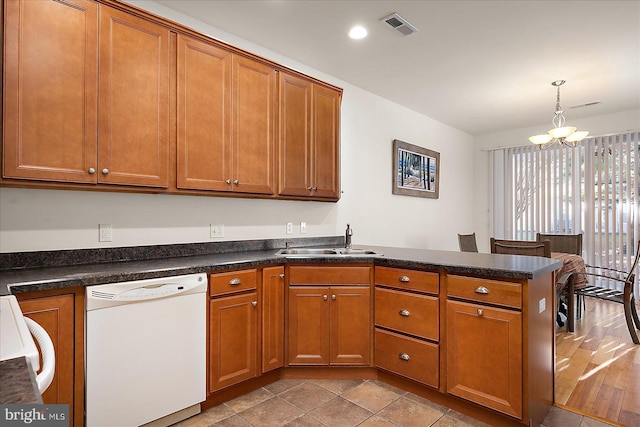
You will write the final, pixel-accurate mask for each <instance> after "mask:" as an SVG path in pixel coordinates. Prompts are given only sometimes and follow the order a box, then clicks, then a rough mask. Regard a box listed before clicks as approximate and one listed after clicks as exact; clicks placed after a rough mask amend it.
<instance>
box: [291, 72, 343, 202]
mask: <svg viewBox="0 0 640 427" xmlns="http://www.w3.org/2000/svg"><path fill="white" fill-rule="evenodd" d="M340 100H341V93H340V92H338V91H335V90H331V89H329V88H326V87H323V86H320V85H318V84H315V83H313V82H311V81H309V80H305V79H302V78H300V77H297V76H294V75H291V74H288V73H286V72H280V187H279V194H280V195H282V196H307V197H308V196H311V197H318V198H324V199H333V200H337V199H339V198H340V175H339V174H340V170H339V164H340V163H339V156H340Z"/></svg>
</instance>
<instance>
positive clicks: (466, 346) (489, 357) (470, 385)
mask: <svg viewBox="0 0 640 427" xmlns="http://www.w3.org/2000/svg"><path fill="white" fill-rule="evenodd" d="M446 307H447V341H446V342H447V344H446V345H447V379H446V381H447V392H448V393H450V394H453V395H456V396H459V397H462V398H465V399H467V400H470V401H472V402H476V403H479V404H481V405H484V406H486V407H488V408H492V409H495V410H497V411H500V412H503V413H505V414H508V415H511V416H513V417H516V418H522V369H523V368H522V351H523V350H522V314H521V313H520V312H519V311H514V310H504V309H500V308H493V307H488V306H483V305H479V304H470V303H465V302H458V301H451V300H448V301H447V304H446Z"/></svg>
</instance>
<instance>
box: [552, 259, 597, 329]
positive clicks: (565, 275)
mask: <svg viewBox="0 0 640 427" xmlns="http://www.w3.org/2000/svg"><path fill="white" fill-rule="evenodd" d="M551 258H553V259H557V260H558V261H562V268H560V270H558V271H557V272H556V295H558V296H559V295H560V294H561V293H562V292H563V291H564V289H565V288H566V289H567V332H574V329H575V319H576V314H575V313H576V302H575V300H574V298H573V295H574V292H575V290H576V289H580V288H584V287H585V286H587V283H589V281H588V280H587V276H586V275H584V274H573V273H586V266H585V262H584V258H582V256H580V255H576V254H567V253H564V252H551Z"/></svg>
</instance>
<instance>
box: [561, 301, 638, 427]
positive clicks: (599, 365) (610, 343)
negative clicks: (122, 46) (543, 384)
mask: <svg viewBox="0 0 640 427" xmlns="http://www.w3.org/2000/svg"><path fill="white" fill-rule="evenodd" d="M585 300H586V312H584V313H583V315H582V318H581V319H576V325H575V333H573V334H571V333H567V332H565V330H564V328H561V329H559V330H558V331H557V333H556V383H555V402H556V404H558V405H559V406H561V407H565V408H566V409H569V410H572V411H575V412H578V413H581V414H584V415H590V416H595V417H598V418H601V419H603V420H608V421H613V422H616V423H619V424H621V425H625V426H631V427H640V346H638V345H634V344H633V342H632V341H631V337H630V336H629V331H628V330H627V326H626V323H625V320H624V313H623V310H622V305H621V304H617V303H613V302H609V301H604V300H599V299H596V298H585ZM639 310H640V308H639Z"/></svg>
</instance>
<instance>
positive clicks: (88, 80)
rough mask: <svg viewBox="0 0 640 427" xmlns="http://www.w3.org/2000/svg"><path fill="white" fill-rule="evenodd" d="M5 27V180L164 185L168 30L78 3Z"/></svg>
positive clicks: (9, 10)
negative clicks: (61, 23)
mask: <svg viewBox="0 0 640 427" xmlns="http://www.w3.org/2000/svg"><path fill="white" fill-rule="evenodd" d="M60 22H64V23H65V25H59V24H60ZM5 23H6V24H5V28H6V42H5V52H6V61H5V75H6V85H5V91H6V96H5V104H4V111H5V114H4V144H3V147H4V155H3V162H4V164H3V176H4V177H5V178H19V179H33V180H42V181H60V182H79V183H104V184H125V185H140V186H152V187H167V186H168V153H169V145H168V138H169V66H170V62H169V30H168V29H167V28H165V27H163V26H160V25H157V24H155V23H153V22H150V21H147V20H145V19H142V18H138V17H136V16H133V15H130V14H127V13H125V12H122V11H119V10H116V9H113V8H111V7H108V6H105V5H98V4H96V3H95V2H91V1H83V0H72V1H68V2H58V1H38V2H32V1H11V2H7V3H6V20H5ZM98 23H99V25H98ZM96 135H97V137H96Z"/></svg>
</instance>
